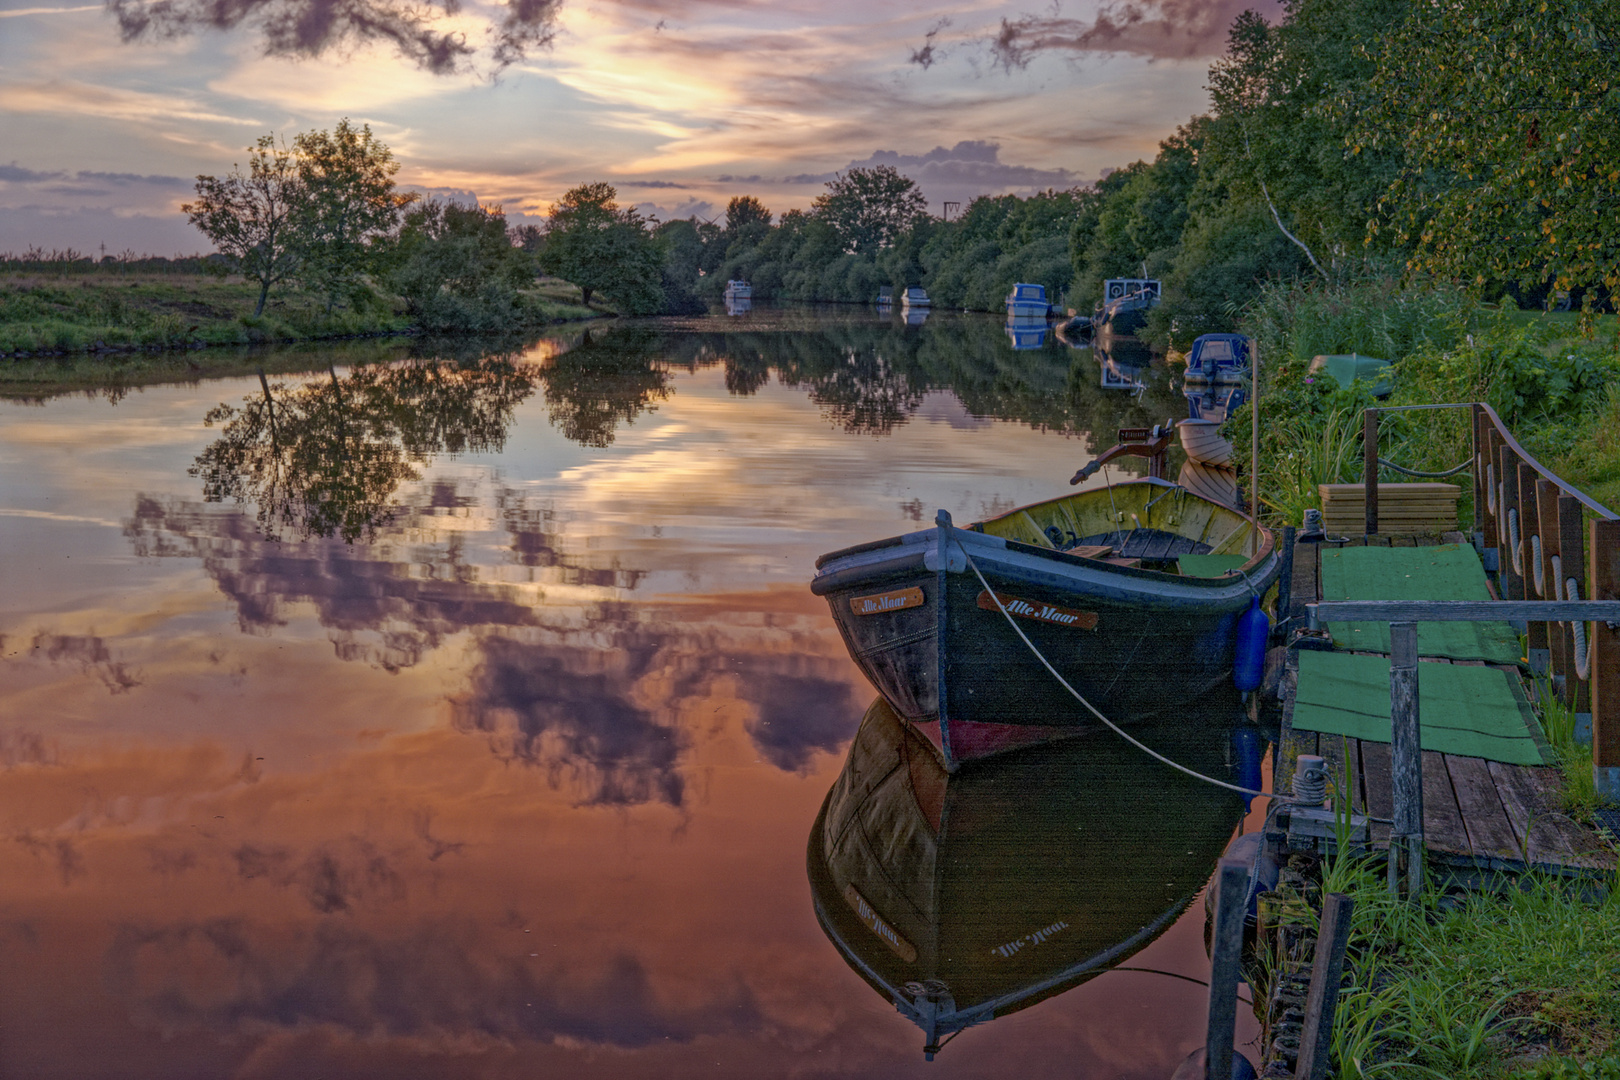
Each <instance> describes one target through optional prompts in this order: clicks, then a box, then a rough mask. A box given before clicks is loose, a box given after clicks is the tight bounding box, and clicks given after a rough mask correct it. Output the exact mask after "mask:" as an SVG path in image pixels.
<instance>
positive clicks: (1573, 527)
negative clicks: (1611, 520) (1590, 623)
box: [1558, 495, 1592, 744]
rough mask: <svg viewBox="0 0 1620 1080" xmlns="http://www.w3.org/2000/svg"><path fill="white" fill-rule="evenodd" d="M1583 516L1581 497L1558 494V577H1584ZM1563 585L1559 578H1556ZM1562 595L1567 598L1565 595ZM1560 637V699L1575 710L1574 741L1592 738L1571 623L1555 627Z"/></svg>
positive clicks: (1588, 692) (1588, 704)
mask: <svg viewBox="0 0 1620 1080" xmlns="http://www.w3.org/2000/svg"><path fill="white" fill-rule="evenodd" d="M1585 532H1586V529H1585V519H1584V518H1583V517H1582V514H1581V501H1580V500H1579V499H1577V498H1575V497H1574V496H1573V495H1560V496H1559V497H1558V561H1559V563H1560V564H1561V569H1562V573H1560V574H1559V577H1562V578H1565V579H1568V578H1574V579H1575V580H1576V581H1585V580H1587V574H1586V537H1585V535H1584V533H1585ZM1559 587H1560V588H1562V587H1563V582H1562V581H1561V582H1559ZM1564 599H1566V600H1567V599H1569V598H1568V597H1567V596H1566V597H1564ZM1559 630H1560V636H1561V637H1562V638H1563V639H1564V648H1565V650H1566V651H1565V654H1564V655H1565V657H1566V658H1567V662H1568V670H1567V672H1566V673H1565V676H1564V703H1565V704H1566V705H1568V706H1569V709H1570V712H1572V713H1574V714H1575V741H1576V742H1578V743H1582V744H1586V743H1590V742H1591V741H1592V693H1591V688H1590V687H1589V686H1588V685H1587V682H1586V680H1584V679H1582V678H1581V677H1580V675H1578V674H1577V673H1576V671H1575V631H1574V628H1573V627H1572V626H1567V625H1566V626H1561V627H1559Z"/></svg>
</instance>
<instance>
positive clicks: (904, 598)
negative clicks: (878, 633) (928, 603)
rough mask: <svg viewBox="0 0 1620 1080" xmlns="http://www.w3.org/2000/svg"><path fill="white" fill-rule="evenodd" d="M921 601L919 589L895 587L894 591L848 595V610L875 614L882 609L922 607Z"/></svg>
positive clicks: (897, 609) (921, 592)
mask: <svg viewBox="0 0 1620 1080" xmlns="http://www.w3.org/2000/svg"><path fill="white" fill-rule="evenodd" d="M922 603H923V591H922V590H921V589H896V590H895V591H894V592H886V593H876V594H874V595H872V596H853V597H850V601H849V610H851V611H853V612H854V613H855V614H857V615H877V614H879V613H880V612H884V611H899V610H900V609H901V608H913V607H922Z"/></svg>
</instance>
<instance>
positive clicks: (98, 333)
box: [0, 272, 611, 357]
mask: <svg viewBox="0 0 1620 1080" xmlns="http://www.w3.org/2000/svg"><path fill="white" fill-rule="evenodd" d="M257 295H258V294H257V287H256V286H254V285H252V284H250V283H248V282H245V281H243V280H241V279H240V278H227V277H219V276H214V275H210V274H140V273H134V274H123V273H79V274H72V275H69V274H65V273H60V274H49V273H39V272H9V273H4V274H0V356H10V357H17V356H23V357H31V356H41V355H46V356H54V355H64V354H75V353H85V354H95V353H104V352H118V351H127V350H145V349H192V348H199V347H205V346H210V345H260V344H269V343H274V342H291V341H312V340H326V339H333V338H348V337H361V336H372V335H384V334H402V333H408V332H411V331H412V330H414V329H415V326H414V323H413V320H412V319H411V318H410V316H409V315H408V314H407V312H406V309H405V305H404V303H403V301H400V300H399V299H397V298H395V297H392V296H388V295H385V294H383V293H381V292H379V291H377V290H375V289H368V290H363V291H360V292H358V293H355V294H354V295H352V296H351V297H349V298H348V300H347V302H346V303H345V304H343V305H342V306H337V307H334V308H333V309H332V310H328V308H327V305H326V303H325V301H324V299H322V298H319V297H315V296H311V295H308V294H304V293H298V292H291V291H289V292H286V293H284V294H281V295H277V296H275V297H273V298H272V299H271V301H270V303H269V304H268V305H267V306H266V307H265V310H264V314H263V315H261V316H259V317H257V318H255V317H254V316H253V314H252V313H253V307H254V303H255V301H256V300H257ZM517 311H518V312H519V326H517V327H513V329H518V328H521V327H522V326H531V327H532V326H543V325H546V324H549V323H557V322H566V321H573V320H579V319H591V318H600V317H602V316H603V315H605V314H611V312H610V311H605V310H602V309H592V308H587V307H585V306H584V305H583V304H581V303H580V302H579V290H578V289H576V288H574V287H573V286H572V285H568V284H567V283H565V282H558V281H554V280H542V281H540V282H538V283H536V285H535V286H534V287H533V288H531V289H528V290H525V291H523V292H522V293H521V294H520V296H519V303H518V305H517Z"/></svg>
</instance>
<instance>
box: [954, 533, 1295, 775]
mask: <svg viewBox="0 0 1620 1080" xmlns="http://www.w3.org/2000/svg"><path fill="white" fill-rule="evenodd" d="M956 547H957V550H959V551H961V553H962V557H963V558H965V559H966V560H967V564H968V568H969V569H971V570H972V571H973V576H974V577H976V578H978V579H979V584H980V585H983V586H984V591H985V592H987V593H989V594H990V599H992V600H994V601H995V602H996V610H997V611H1000V612H1001V614H1002V615H1003V616H1004V617H1005V618H1006V620H1007V625H1008V626H1010V627H1012V628H1013V632H1014V633H1015V634H1017V635H1018V637H1019V638H1020V639H1021V640H1022V641H1023V643H1024V644H1025V645H1027V646H1028V647H1029V651H1030V652H1032V653H1034V654H1035V659H1037V660H1039V661H1040V662H1041V666H1042V667H1044V668H1046V670H1047V671H1050V672H1051V673H1052V678H1054V679H1056V680H1057V681H1058V682H1059V683H1061V684H1062V685H1063V689H1065V690H1067V691H1068V692H1069V693H1070V694H1072V695H1074V700H1076V701H1078V702H1079V703H1080V704H1082V705H1084V706H1085V707H1086V708H1087V709H1089V710H1090V711H1091V715H1092V716H1095V717H1096V718H1097V719H1098V720H1101V721H1102V722H1103V723H1104V724H1106V725H1107V726H1108V729H1109V730H1110V731H1112V732H1113V733H1114V734H1115V735H1118V736H1119V737H1120V738H1122V739H1124V740H1125V741H1126V742H1128V743H1130V744H1131V745H1132V746H1134V747H1136V748H1137V749H1138V750H1140V751H1142V752H1143V753H1144V754H1146V755H1148V756H1149V757H1151V758H1153V759H1154V760H1155V761H1159V762H1163V763H1164V764H1166V765H1168V766H1170V767H1171V768H1172V769H1175V770H1176V771H1177V772H1183V773H1186V774H1187V775H1188V776H1191V777H1193V778H1194V779H1195V780H1202V781H1204V782H1205V783H1207V784H1214V785H1215V786H1216V787H1222V788H1225V789H1226V790H1228V791H1235V792H1237V793H1238V794H1240V795H1261V796H1264V797H1266V798H1268V799H1286V798H1287V796H1285V795H1284V796H1279V795H1276V794H1274V793H1273V792H1270V791H1256V790H1254V789H1253V788H1246V787H1239V786H1238V785H1237V784H1228V783H1227V782H1226V781H1225V780H1217V779H1215V778H1214V777H1213V776H1205V775H1204V774H1203V773H1201V772H1196V771H1194V770H1192V769H1189V768H1187V766H1185V765H1182V764H1179V763H1178V762H1174V761H1171V760H1170V759H1169V758H1167V757H1165V756H1164V755H1163V754H1161V753H1159V752H1158V751H1157V750H1155V749H1153V748H1152V747H1151V746H1147V745H1144V744H1143V743H1141V742H1138V741H1137V740H1136V739H1133V738H1131V736H1130V735H1129V734H1128V733H1127V732H1126V731H1124V730H1123V729H1122V728H1121V727H1120V726H1119V725H1118V724H1116V723H1114V722H1113V721H1112V720H1110V719H1108V717H1106V716H1104V715H1103V714H1102V713H1100V712H1098V711H1097V707H1096V706H1095V705H1093V704H1092V703H1091V702H1089V701H1087V700H1086V699H1085V696H1084V695H1082V694H1081V693H1080V691H1078V690H1076V689H1075V688H1074V687H1072V686H1070V685H1069V680H1068V679H1065V678H1064V677H1063V676H1062V675H1060V674H1058V670H1057V668H1055V667H1053V666H1052V664H1051V662H1050V661H1048V660H1047V659H1046V657H1045V656H1043V655H1041V650H1039V649H1037V648H1036V647H1035V643H1034V642H1033V641H1031V640H1029V638H1028V637H1027V636H1026V635H1025V634H1024V630H1023V628H1022V627H1020V626H1019V625H1018V624H1017V623H1016V622H1014V621H1013V617H1012V614H1011V613H1010V612H1008V610H1007V609H1006V608H1005V607H1003V606H1002V603H1001V597H1000V596H997V595H996V590H994V589H992V588H991V587H990V583H989V582H988V581H986V580H985V579H984V575H983V574H982V573H980V572H979V566H978V564H977V563H975V562H974V561H973V556H972V555H969V554H968V551H967V548H966V547H965V546H963V544H962V542H961V541H960V540H958V541H956ZM944 645H945V643H944V642H940V647H941V648H943V647H944Z"/></svg>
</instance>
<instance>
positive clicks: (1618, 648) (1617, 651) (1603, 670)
mask: <svg viewBox="0 0 1620 1080" xmlns="http://www.w3.org/2000/svg"><path fill="white" fill-rule="evenodd" d="M1590 536H1591V540H1592V543H1591V556H1592V561H1591V567H1592V576H1591V578H1590V580H1589V583H1588V587H1589V588H1590V589H1591V594H1592V595H1591V598H1592V599H1593V600H1614V599H1620V592H1617V590H1620V521H1615V520H1612V519H1611V520H1605V521H1594V522H1592V524H1591V532H1590ZM1589 625H1590V626H1591V627H1592V640H1591V642H1590V643H1589V644H1588V646H1587V647H1588V648H1589V649H1590V650H1591V652H1590V654H1589V656H1590V663H1591V665H1592V668H1591V671H1592V776H1593V778H1594V779H1595V780H1596V781H1597V790H1598V794H1599V795H1602V796H1604V797H1606V798H1608V799H1610V800H1614V801H1620V630H1617V629H1616V627H1620V623H1612V622H1601V621H1600V622H1596V623H1591V624H1589Z"/></svg>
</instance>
